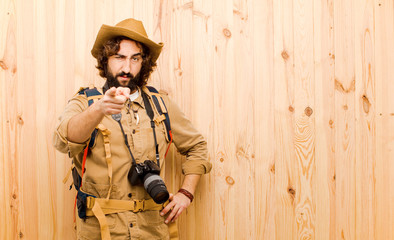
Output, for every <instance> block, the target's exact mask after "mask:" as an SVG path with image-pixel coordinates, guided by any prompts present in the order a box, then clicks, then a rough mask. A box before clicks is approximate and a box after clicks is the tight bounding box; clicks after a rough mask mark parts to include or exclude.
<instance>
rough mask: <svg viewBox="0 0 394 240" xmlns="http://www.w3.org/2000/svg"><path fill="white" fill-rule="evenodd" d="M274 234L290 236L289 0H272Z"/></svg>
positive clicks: (293, 175) (293, 169)
mask: <svg viewBox="0 0 394 240" xmlns="http://www.w3.org/2000/svg"><path fill="white" fill-rule="evenodd" d="M274 79H275V84H274V85H275V90H274V91H275V93H274V102H275V113H274V115H275V123H274V124H275V125H274V126H275V135H274V139H275V140H274V141H275V190H276V193H275V195H276V202H275V205H276V213H275V225H276V229H275V236H276V238H277V239H294V238H295V236H296V234H297V232H296V221H295V202H294V201H295V197H296V196H295V194H296V190H297V189H296V187H297V178H298V177H297V172H298V169H297V164H296V162H295V148H294V124H295V122H294V85H295V83H294V81H295V80H294V37H293V1H287V0H281V1H274Z"/></svg>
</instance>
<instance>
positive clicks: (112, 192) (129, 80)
mask: <svg viewBox="0 0 394 240" xmlns="http://www.w3.org/2000/svg"><path fill="white" fill-rule="evenodd" d="M162 47H163V44H162V43H159V44H157V43H155V42H153V41H151V40H150V39H149V38H148V37H147V34H146V32H145V29H144V27H143V25H142V23H141V22H140V21H137V20H134V19H126V20H124V21H122V22H120V23H118V24H117V25H115V26H107V25H103V26H102V27H101V29H100V31H99V33H98V35H97V39H96V42H95V44H94V46H93V49H92V55H93V56H94V57H95V58H96V59H97V62H98V65H97V68H98V69H99V73H100V76H102V77H104V78H106V83H105V85H104V87H103V88H102V91H101V89H98V90H100V91H101V92H102V93H103V95H101V94H100V95H97V94H96V95H95V94H93V95H94V96H88V94H87V92H89V91H88V89H84V90H81V91H80V92H79V94H77V95H76V96H74V97H73V98H72V99H71V100H70V101H69V103H68V104H67V106H66V109H65V111H64V112H63V114H62V115H61V117H60V122H59V124H58V126H57V127H56V129H55V134H54V146H55V147H56V149H57V150H59V151H61V152H64V153H68V155H69V156H70V157H71V158H73V164H74V165H75V169H74V171H73V177H74V184H75V186H76V188H77V189H78V188H79V187H80V191H78V201H77V207H78V215H79V216H80V217H81V216H82V219H79V218H78V221H77V235H78V239H100V237H101V238H102V239H169V238H170V233H169V227H168V226H169V224H170V223H171V222H174V221H175V220H176V219H177V218H178V217H179V215H180V214H181V213H182V212H183V211H184V210H185V209H186V208H187V207H188V206H189V205H190V204H191V201H192V200H193V194H194V192H195V189H196V186H197V183H198V181H199V179H200V176H201V174H205V173H208V172H209V171H210V170H211V164H210V163H209V162H208V161H207V148H206V142H205V140H204V139H203V137H202V135H201V134H200V133H198V132H197V130H196V129H195V128H194V127H193V126H192V124H191V123H190V121H189V120H188V119H186V118H185V115H184V114H183V113H182V112H181V111H180V109H179V108H178V106H177V105H176V104H174V102H172V100H171V99H169V98H168V96H166V95H165V94H158V93H154V92H152V89H148V88H147V87H146V84H147V81H148V78H149V76H150V74H151V72H152V71H153V69H154V67H155V66H156V60H157V58H158V57H159V55H160V52H161V49H162ZM88 99H89V100H93V101H92V102H93V103H92V102H90V103H89V102H88ZM153 99H156V100H159V101H156V103H155V101H153ZM160 100H163V102H164V104H163V102H161V103H160ZM158 102H159V103H158ZM158 105H160V106H161V110H162V112H164V113H163V114H160V112H159V111H160V109H159V108H160V107H158ZM149 109H151V110H150V112H153V115H154V116H153V118H152V120H151V118H150V117H149V116H148V113H149ZM166 110H167V111H166ZM166 112H167V113H168V115H165V113H166ZM165 116H167V117H165ZM167 118H168V119H167ZM166 119H167V120H170V124H171V131H170V129H169V127H168V126H166V124H165V122H166V121H167V120H166ZM153 120H154V121H153ZM95 129H98V130H96V131H95ZM92 133H93V134H92ZM171 133H172V136H171ZM171 137H172V138H173V139H172V140H173V142H174V144H175V146H176V147H177V149H178V150H179V151H180V152H181V153H182V154H184V155H186V156H187V161H186V162H185V163H184V164H183V165H182V170H183V173H184V174H185V177H184V181H183V184H182V187H181V189H180V190H179V192H177V193H176V194H174V195H173V194H170V196H169V200H168V201H167V202H166V203H165V204H157V203H155V202H154V201H153V200H152V197H151V194H152V192H148V191H150V190H148V191H147V189H149V187H146V186H144V185H143V183H145V184H147V185H148V186H151V185H149V184H150V183H152V182H149V183H147V182H148V180H146V181H145V182H143V181H144V179H142V178H141V177H139V178H140V179H141V181H140V182H139V183H138V184H136V183H132V182H131V181H132V180H130V179H132V177H130V176H132V175H133V174H132V173H134V171H135V166H136V165H139V164H140V165H141V164H143V163H144V161H145V160H151V162H154V163H156V162H157V165H160V166H163V165H164V163H163V160H164V155H165V154H166V150H167V147H168V145H169V144H170V141H171ZM84 159H85V160H84ZM132 166H133V169H134V171H133V170H131V169H132ZM141 166H142V165H141ZM82 169H84V171H82ZM144 176H145V175H144ZM146 176H147V175H146ZM153 176H154V177H153V178H154V179H156V178H157V177H156V176H157V175H154V174H153ZM80 177H82V182H81V183H75V182H76V181H77V182H78V181H79V180H80V179H81V178H80ZM137 179H138V177H137ZM158 182H160V179H159V180H158ZM152 185H153V184H152ZM155 201H156V200H155Z"/></svg>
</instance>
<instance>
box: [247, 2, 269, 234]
mask: <svg viewBox="0 0 394 240" xmlns="http://www.w3.org/2000/svg"><path fill="white" fill-rule="evenodd" d="M249 17H250V19H251V21H252V25H253V32H252V33H251V34H252V38H253V44H252V49H253V73H254V75H253V80H254V82H253V85H254V99H255V100H254V101H255V102H254V108H253V110H252V111H253V112H254V145H255V146H254V148H255V158H254V162H255V163H254V171H253V174H252V175H253V176H254V179H253V181H254V193H255V194H254V201H253V200H252V201H253V204H254V211H255V215H254V219H253V220H252V221H254V234H255V236H254V239H275V158H274V141H273V139H272V138H273V136H274V78H273V76H274V48H273V47H274V33H273V27H274V19H273V18H274V12H273V1H262V2H261V1H253V6H252V10H251V14H250V16H249Z"/></svg>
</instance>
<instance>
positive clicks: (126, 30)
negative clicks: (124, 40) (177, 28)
mask: <svg viewBox="0 0 394 240" xmlns="http://www.w3.org/2000/svg"><path fill="white" fill-rule="evenodd" d="M117 36H125V37H128V38H130V39H132V40H135V41H138V42H140V43H142V44H144V45H145V46H146V47H148V48H149V50H150V52H151V55H152V61H153V62H156V60H157V58H158V57H159V55H160V52H161V49H162V48H163V45H164V44H163V43H155V42H153V41H152V40H150V39H149V38H148V35H147V34H146V31H145V28H144V25H143V24H142V22H141V21H138V20H135V19H132V18H129V19H125V20H123V21H121V22H120V23H118V24H116V25H115V26H114V27H112V26H108V25H105V24H103V25H102V26H101V28H100V31H99V32H98V34H97V38H96V42H95V43H94V45H93V49H92V51H91V53H92V55H93V57H95V58H97V55H98V52H99V51H100V49H101V47H102V46H103V44H105V42H106V41H107V40H109V39H111V38H114V37H117Z"/></svg>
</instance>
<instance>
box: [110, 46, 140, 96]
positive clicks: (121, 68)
mask: <svg viewBox="0 0 394 240" xmlns="http://www.w3.org/2000/svg"><path fill="white" fill-rule="evenodd" d="M141 66H142V49H140V48H139V47H138V46H137V44H136V43H135V42H134V41H131V40H122V41H121V42H120V45H119V51H118V53H117V54H115V55H112V56H110V57H109V58H108V75H109V76H107V78H108V80H113V81H115V85H116V86H122V87H130V89H131V90H135V89H136V86H137V85H136V83H135V78H136V77H137V75H138V73H139V72H140V70H141Z"/></svg>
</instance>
